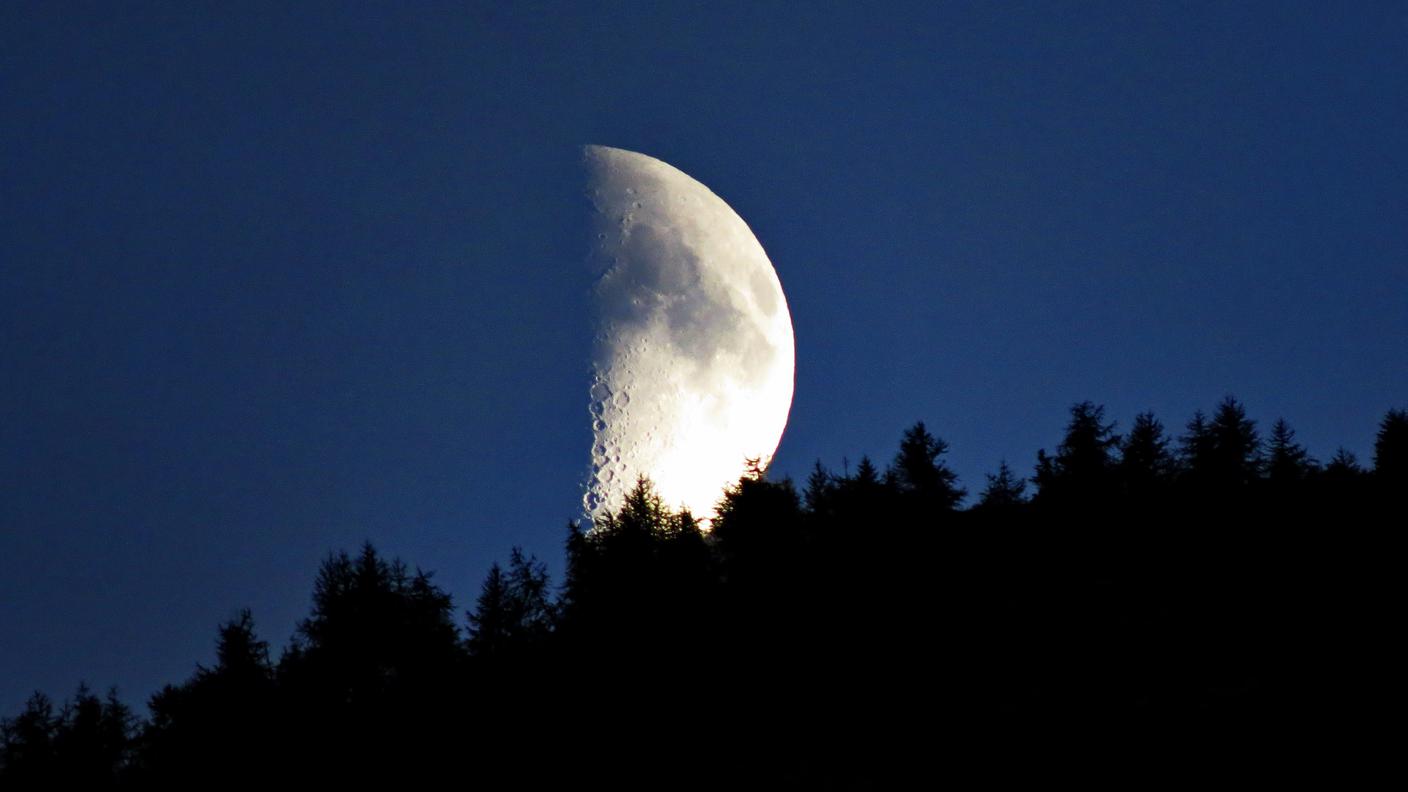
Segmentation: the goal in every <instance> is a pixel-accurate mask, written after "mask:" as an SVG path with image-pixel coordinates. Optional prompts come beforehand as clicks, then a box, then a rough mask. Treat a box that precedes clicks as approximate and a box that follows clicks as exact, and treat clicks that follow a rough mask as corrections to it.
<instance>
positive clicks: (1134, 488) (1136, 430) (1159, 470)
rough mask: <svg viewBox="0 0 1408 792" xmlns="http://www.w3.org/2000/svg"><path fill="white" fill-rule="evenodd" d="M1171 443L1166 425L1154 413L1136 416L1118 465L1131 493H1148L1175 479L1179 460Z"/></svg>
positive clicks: (1123, 444)
mask: <svg viewBox="0 0 1408 792" xmlns="http://www.w3.org/2000/svg"><path fill="white" fill-rule="evenodd" d="M1168 446H1169V441H1168V437H1166V436H1165V435H1164V426H1163V424H1162V423H1160V422H1159V420H1158V419H1157V418H1155V417H1154V414H1153V413H1152V412H1143V413H1140V414H1138V415H1136V416H1135V417H1134V424H1133V425H1132V426H1131V427H1130V429H1129V434H1128V435H1127V436H1126V437H1125V438H1124V441H1123V442H1122V443H1121V445H1120V460H1119V463H1118V465H1117V467H1118V470H1119V474H1120V479H1121V480H1122V481H1123V483H1124V486H1125V489H1126V491H1127V492H1128V493H1130V494H1131V495H1140V496H1142V495H1148V494H1150V493H1151V492H1152V491H1153V490H1155V489H1156V488H1157V487H1159V486H1161V485H1163V484H1165V483H1167V482H1168V481H1169V480H1170V479H1171V478H1172V476H1173V472H1174V470H1175V467H1176V462H1175V460H1174V458H1173V454H1172V453H1170V452H1169V449H1168Z"/></svg>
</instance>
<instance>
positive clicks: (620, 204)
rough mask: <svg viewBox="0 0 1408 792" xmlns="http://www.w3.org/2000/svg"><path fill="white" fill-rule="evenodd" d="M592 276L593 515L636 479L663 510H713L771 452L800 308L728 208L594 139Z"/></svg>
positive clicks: (780, 425) (612, 504)
mask: <svg viewBox="0 0 1408 792" xmlns="http://www.w3.org/2000/svg"><path fill="white" fill-rule="evenodd" d="M586 162H587V166H588V169H589V172H590V194H591V199H592V203H593V205H594V206H595V207H596V211H597V214H596V220H597V246H596V249H595V254H596V255H597V256H598V257H599V261H600V265H601V276H600V279H599V280H598V281H597V283H596V285H595V291H594V299H595V303H596V309H597V319H598V323H599V324H598V334H597V336H596V343H595V349H594V353H593V380H592V389H591V412H592V429H593V435H594V443H593V448H592V472H591V478H590V480H589V482H588V486H587V493H586V496H585V498H584V505H585V507H586V509H587V512H588V514H589V515H593V516H595V515H598V514H601V513H603V512H616V511H618V510H619V509H620V507H621V505H622V503H623V501H624V496H625V494H626V493H627V492H628V491H629V490H630V489H631V488H632V487H633V486H634V484H635V482H636V479H637V477H638V476H640V475H645V476H648V477H649V478H650V479H651V480H652V482H653V483H654V484H655V488H656V491H657V492H658V493H659V495H660V496H661V498H662V499H663V500H664V502H665V504H666V505H667V506H670V507H672V508H679V507H686V508H688V509H689V511H690V512H691V513H692V514H693V515H694V516H695V517H698V518H702V519H704V520H708V519H710V518H712V517H713V515H714V509H715V505H716V504H717V503H718V501H719V499H720V497H722V494H723V490H724V488H725V487H727V486H729V485H731V484H733V483H736V482H737V481H738V479H739V477H740V476H741V475H742V474H743V473H744V472H745V470H746V463H747V460H750V459H756V460H758V461H759V462H760V463H761V464H762V465H764V466H765V465H767V463H768V462H769V461H770V460H771V459H772V456H773V453H774V452H776V450H777V444H778V442H779V441H780V440H781V439H782V431H783V429H784V428H785V427H786V425H787V413H788V411H789V410H790V409H791V406H792V384H793V374H794V344H793V337H792V317H791V314H790V313H789V312H788V310H787V300H786V298H785V297H784V296H783V293H782V284H781V283H780V282H779V281H778V278H777V272H776V271H775V270H774V269H773V266H772V262H770V261H769V260H768V257H767V254H766V253H764V252H763V246H762V245H761V244H759V243H758V239H757V237H755V236H754V235H753V232H752V231H751V230H750V229H749V228H748V225H747V224H746V223H744V222H743V218H741V217H739V216H738V214H737V213H735V212H734V211H733V209H731V208H729V205H728V204H726V203H724V202H723V200H722V199H721V198H719V197H718V196H717V195H714V193H713V192H711V191H710V190H709V188H708V187H705V186H704V185H702V184H700V183H699V182H697V181H695V180H694V179H692V178H690V177H689V176H687V175H686V174H684V173H682V172H681V171H679V170H677V169H675V168H674V167H671V166H670V165H667V164H666V163H664V162H661V161H660V160H658V159H654V158H653V157H648V156H646V155H644V154H637V153H635V152H632V151H624V150H622V149H617V148H608V147H605V146H588V147H587V148H586Z"/></svg>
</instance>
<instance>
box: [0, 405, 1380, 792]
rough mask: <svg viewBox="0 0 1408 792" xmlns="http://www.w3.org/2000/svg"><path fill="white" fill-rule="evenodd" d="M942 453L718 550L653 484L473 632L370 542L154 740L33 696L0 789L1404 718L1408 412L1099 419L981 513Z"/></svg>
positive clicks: (129, 723)
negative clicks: (1392, 659) (1394, 538)
mask: <svg viewBox="0 0 1408 792" xmlns="http://www.w3.org/2000/svg"><path fill="white" fill-rule="evenodd" d="M946 448H947V446H946V445H945V443H944V442H943V441H942V440H940V439H938V438H936V437H934V436H933V435H931V434H930V433H929V432H928V431H927V430H926V429H925V427H924V426H923V424H916V425H915V426H914V427H913V428H911V429H910V430H908V431H907V432H906V433H905V434H904V437H903V440H902V442H901V445H900V449H899V452H898V453H897V454H896V456H895V458H894V460H893V462H892V463H891V464H890V465H889V466H888V467H887V468H886V469H884V470H881V469H880V468H879V467H877V466H876V465H874V464H873V463H872V462H871V461H870V460H868V459H863V460H862V461H861V462H860V464H859V465H858V466H857V467H856V469H855V471H854V473H849V474H847V475H840V476H838V475H836V474H835V473H833V472H831V471H828V470H826V469H825V468H823V467H822V466H821V465H820V463H818V465H817V467H816V470H815V471H814V472H813V474H812V475H811V476H810V478H809V479H808V480H807V482H806V484H805V487H804V488H803V489H802V491H800V492H799V491H798V490H797V488H796V487H795V486H794V485H793V483H792V482H790V481H780V482H776V481H769V480H767V479H766V478H765V477H764V476H761V475H753V476H749V477H745V478H744V479H742V480H741V481H739V483H738V485H737V486H736V487H735V488H733V489H732V491H730V492H729V493H727V495H726V497H725V498H724V500H723V501H722V504H721V507H720V509H719V515H718V518H717V519H716V521H715V522H714V529H713V531H712V533H711V534H708V535H706V534H703V533H701V532H700V531H699V529H698V527H697V526H696V523H695V521H694V520H693V519H692V518H691V517H690V516H689V515H688V514H675V513H672V512H670V511H669V510H668V509H666V508H665V507H664V506H663V505H662V504H661V502H660V501H659V499H658V498H657V497H656V496H655V495H654V494H653V492H652V490H651V488H650V486H649V484H648V482H641V483H640V484H639V485H638V486H637V488H636V489H635V491H634V492H633V493H632V494H631V496H630V497H629V498H628V500H627V502H626V505H625V507H624V508H623V509H622V511H621V512H620V513H619V514H615V515H610V516H608V517H607V518H605V519H604V520H601V521H600V522H599V523H598V524H597V525H596V526H595V527H594V530H592V531H590V532H584V531H582V530H581V529H580V528H579V527H578V526H575V525H572V526H569V529H568V537H567V567H566V568H567V577H566V580H565V581H563V582H562V584H561V586H560V587H558V588H554V587H553V586H552V585H551V584H550V582H549V580H548V576H547V573H546V570H545V567H544V566H543V565H542V564H541V563H539V562H538V561H537V560H536V559H533V558H531V557H525V556H524V555H523V554H521V553H520V552H518V551H515V552H514V553H513V554H512V556H511V557H510V558H509V559H508V561H507V564H506V566H503V567H500V566H497V565H496V566H495V567H494V568H493V569H492V570H491V572H490V573H489V576H488V578H487V579H486V580H485V582H484V585H483V589H482V591H481V592H480V594H479V598H478V602H477V604H476V606H475V608H474V610H473V611H472V612H470V613H468V614H466V616H467V619H462V617H460V616H458V615H457V614H456V613H455V612H454V609H453V607H452V605H451V600H450V597H449V595H448V594H446V593H445V592H444V591H442V590H441V589H439V588H438V587H437V586H436V585H435V583H434V582H433V581H432V580H431V579H430V577H429V576H428V575H426V574H423V573H421V572H415V573H412V572H410V571H409V570H408V569H407V568H406V567H405V566H404V565H402V564H401V563H400V562H399V561H390V560H387V559H384V558H382V557H380V556H379V555H378V554H377V552H376V551H375V550H374V549H373V548H372V547H370V546H366V547H364V548H363V549H362V550H361V552H360V553H358V554H356V555H354V556H350V555H347V554H345V553H339V554H336V555H334V556H332V557H330V558H329V559H328V560H327V561H326V562H324V564H323V565H322V568H321V569H320V570H319V571H318V575H317V579H316V580H315V582H314V597H313V599H314V603H313V610H312V612H311V613H310V614H309V616H308V618H307V619H306V620H304V621H303V622H302V623H301V624H300V625H299V627H298V630H297V634H296V635H295V637H294V639H293V641H292V642H291V643H290V644H289V645H288V646H287V647H286V648H285V649H284V651H283V652H282V654H281V655H280V656H279V657H278V658H277V659H275V658H274V657H273V656H271V654H270V651H269V646H268V644H267V643H265V642H264V641H263V640H261V639H260V638H259V637H257V634H256V632H255V627H254V622H253V619H252V618H251V617H250V615H249V613H247V612H246V613H243V614H241V616H240V617H239V618H237V619H235V620H234V621H232V622H230V623H228V624H225V625H223V626H222V627H221V628H220V631H219V635H218V641H217V653H216V660H215V664H214V665H213V666H211V667H209V668H206V667H199V668H198V669H197V670H196V673H195V674H194V675H193V676H192V677H191V678H190V679H188V680H186V681H185V682H182V683H180V684H178V685H171V686H168V687H167V688H165V689H164V690H163V691H161V692H160V693H158V694H157V695H156V696H154V697H153V698H152V700H151V701H150V702H149V704H150V717H149V719H147V720H138V719H136V718H135V717H134V716H133V713H132V712H131V711H130V710H129V709H128V708H127V707H126V706H125V705H124V704H123V703H122V702H121V701H119V700H118V698H117V696H116V695H114V694H109V695H108V696H107V697H106V698H100V697H98V696H95V695H93V694H92V693H90V692H89V691H88V690H87V689H86V688H80V689H79V691H78V693H77V694H75V695H74V697H73V698H71V699H69V700H68V701H66V702H64V703H62V704H58V703H55V702H53V701H52V700H50V699H48V698H47V697H45V696H44V695H42V694H35V696H34V697H33V698H32V699H31V700H30V702H29V704H28V706H27V707H26V708H25V709H24V711H23V712H21V713H19V714H18V715H16V716H14V717H12V718H9V719H7V720H5V721H4V725H3V733H0V737H3V746H0V786H3V787H4V788H5V789H25V788H40V787H44V788H69V787H73V788H86V789H92V788H101V787H105V786H127V787H132V788H144V787H182V788H203V787H207V786H209V785H211V784H212V783H220V784H226V783H229V784H241V783H267V782H268V781H270V780H272V779H279V780H281V781H288V782H295V783H317V784H319V785H324V784H331V783H349V782H350V783H356V784H359V785H361V784H368V783H374V782H378V781H385V782H405V781H412V780H419V779H429V778H439V777H445V778H449V779H455V780H458V781H460V782H463V783H468V784H471V785H474V784H478V785H479V786H481V787H483V788H497V787H498V786H500V785H504V784H514V785H516V786H518V787H520V788H535V787H540V786H545V785H550V784H552V785H555V784H564V785H565V784H569V783H570V784H581V783H588V782H608V783H611V784H613V785H614V786H616V787H650V788H657V789H678V788H703V787H718V786H726V787H732V788H738V787H750V786H761V785H767V786H777V785H782V786H795V787H805V788H814V787H822V788H828V787H843V788H851V787H853V786H857V785H859V786H861V787H862V788H865V787H889V786H891V785H898V784H899V783H901V782H905V781H906V780H907V779H912V778H915V777H920V778H923V777H934V776H938V775H950V774H952V773H953V772H954V770H955V768H958V767H965V768H969V769H971V768H974V767H984V766H985V767H988V768H990V770H991V772H993V773H998V774H1001V773H1005V772H1011V771H1014V770H1016V771H1020V770H1024V769H1025V770H1031V771H1033V772H1037V771H1039V768H1037V767H1024V766H1023V765H1024V762H1027V761H1029V760H1030V759H1031V756H1032V753H1031V749H1032V748H1034V747H1041V746H1046V747H1050V746H1051V745H1052V744H1054V743H1061V744H1067V743H1075V744H1080V743H1082V742H1084V743H1085V744H1086V747H1087V748H1088V749H1089V750H1090V751H1091V752H1092V755H1094V754H1101V753H1103V754H1106V755H1107V756H1108V755H1115V754H1119V755H1127V752H1128V751H1131V750H1135V751H1137V750H1140V749H1141V746H1148V745H1156V746H1157V745H1162V746H1165V747H1167V746H1168V745H1171V744H1180V745H1187V746H1189V747H1187V748H1186V749H1185V750H1187V751H1189V752H1190V753H1196V752H1198V751H1203V750H1215V749H1217V747H1218V746H1221V747H1224V748H1229V747H1230V748H1233V749H1237V750H1241V749H1244V748H1245V747H1246V745H1247V744H1248V743H1249V742H1255V741H1257V740H1260V739H1266V738H1267V737H1268V735H1271V734H1277V735H1280V734H1293V733H1294V732H1296V731H1297V730H1301V731H1306V730H1311V731H1313V730H1318V729H1321V728H1323V727H1324V726H1325V724H1327V723H1344V721H1342V720H1337V718H1338V717H1339V716H1338V713H1343V712H1346V711H1348V710H1350V709H1351V708H1352V707H1354V706H1355V705H1357V704H1359V703H1361V702H1364V701H1372V700H1375V697H1376V696H1382V691H1380V690H1376V689H1374V684H1375V683H1373V682H1372V681H1371V680H1372V679H1374V678H1375V677H1374V675H1372V674H1371V673H1369V671H1370V668H1369V667H1368V666H1366V662H1367V661H1368V660H1369V659H1370V658H1368V657H1366V656H1365V654H1364V653H1362V652H1361V651H1360V646H1361V643H1362V642H1361V640H1360V636H1361V635H1365V634H1375V633H1380V632H1384V631H1393V630H1394V628H1395V626H1396V624H1397V622H1396V620H1395V619H1392V618H1389V615H1390V613H1391V612H1392V610H1394V609H1392V606H1391V605H1389V603H1390V602H1392V601H1394V600H1393V598H1392V597H1390V596H1389V584H1388V581H1389V580H1390V579H1392V578H1391V577H1390V574H1392V573H1390V572H1389V571H1388V570H1387V561H1386V559H1384V557H1383V556H1382V555H1381V553H1380V552H1379V549H1378V548H1381V547H1382V546H1384V539H1385V537H1386V535H1387V534H1389V533H1390V532H1391V531H1396V530H1397V529H1398V528H1399V526H1401V525H1402V524H1403V520H1404V511H1405V510H1404V506H1403V504H1404V496H1405V493H1408V412H1404V411H1401V410H1395V411H1391V412H1390V413H1389V414H1388V415H1387V416H1386V417H1385V418H1384V420H1383V422H1382V424H1381V425H1380V428H1379V433H1378V437H1377V440H1376V443H1375V448H1374V459H1373V460H1372V467H1371V468H1365V467H1362V466H1361V465H1360V464H1359V463H1358V462H1356V461H1355V459H1354V458H1353V457H1352V456H1351V455H1349V454H1347V453H1345V452H1343V451H1341V452H1339V453H1337V454H1336V455H1335V456H1334V457H1332V458H1331V459H1330V460H1329V461H1327V462H1324V463H1321V462H1318V461H1316V460H1315V459H1313V458H1312V457H1311V456H1310V454H1309V453H1307V451H1306V450H1305V449H1304V448H1303V447H1301V446H1300V445H1299V444H1298V443H1297V442H1296V440H1295V435H1294V432H1293V431H1292V430H1291V428H1290V427H1289V426H1287V425H1286V424H1285V423H1284V422H1281V421H1278V422H1276V423H1275V424H1274V425H1272V426H1271V427H1270V428H1269V430H1267V431H1263V430H1261V429H1259V428H1258V426H1257V425H1256V424H1255V423H1254V422H1253V421H1251V420H1250V419H1248V418H1247V416H1246V414H1245V412H1244V410H1243V408H1242V406H1241V405H1240V404H1239V403H1237V402H1236V401H1235V400H1233V399H1230V398H1229V399H1227V400H1225V401H1223V402H1222V403H1221V404H1220V405H1218V407H1217V408H1216V410H1214V411H1213V412H1212V414H1210V415H1204V414H1202V413H1199V414H1197V415H1195V416H1194V417H1193V418H1192V420H1191V421H1189V422H1188V423H1187V425H1186V426H1185V428H1184V430H1183V431H1182V433H1180V434H1178V435H1177V436H1173V435H1172V434H1171V433H1170V432H1169V431H1167V430H1166V429H1165V428H1164V427H1163V426H1162V425H1161V424H1160V423H1159V421H1158V420H1157V419H1155V418H1154V416H1152V415H1148V414H1145V415H1140V416H1137V417H1136V418H1135V420H1134V421H1133V422H1132V423H1131V425H1130V426H1129V428H1128V431H1127V432H1125V433H1123V434H1120V433H1117V432H1116V427H1115V426H1114V425H1113V423H1111V422H1109V421H1108V420H1107V419H1106V416H1105V414H1104V410H1103V409H1102V408H1100V407H1098V406H1096V405H1094V404H1091V403H1088V402H1086V403H1082V404H1078V405H1076V406H1075V407H1073V408H1072V410H1071V416H1070V422H1069V424H1068V425H1067V429H1066V433H1065V436H1064V438H1062V440H1061V442H1060V443H1059V445H1057V446H1056V447H1055V448H1054V449H1052V450H1050V451H1045V450H1043V451H1041V452H1039V453H1038V454H1037V461H1036V467H1035V474H1034V476H1033V477H1032V478H1031V480H1030V481H1027V480H1025V479H1024V478H1023V477H1022V476H1020V475H1018V474H1017V473H1015V472H1013V470H1012V468H1010V467H1009V466H1007V465H1006V464H1005V463H1004V464H1003V465H1002V466H1001V467H1000V468H999V469H998V470H997V471H996V472H995V473H993V474H992V475H990V476H988V478H987V482H986V484H985V485H984V486H983V487H981V488H980V490H979V492H978V493H977V496H976V499H975V505H973V506H972V507H971V508H968V509H966V510H960V509H959V508H958V504H959V503H961V502H962V500H963V498H964V496H965V494H966V493H965V492H964V490H963V489H961V488H960V486H959V482H958V481H957V478H956V477H955V476H954V475H953V473H952V471H951V470H950V469H949V468H948V467H947V466H946V465H945V463H944V460H943V455H944V453H945V451H946ZM1029 484H1031V485H1032V487H1031V490H1032V492H1030V493H1029V492H1028V485H1029Z"/></svg>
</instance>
